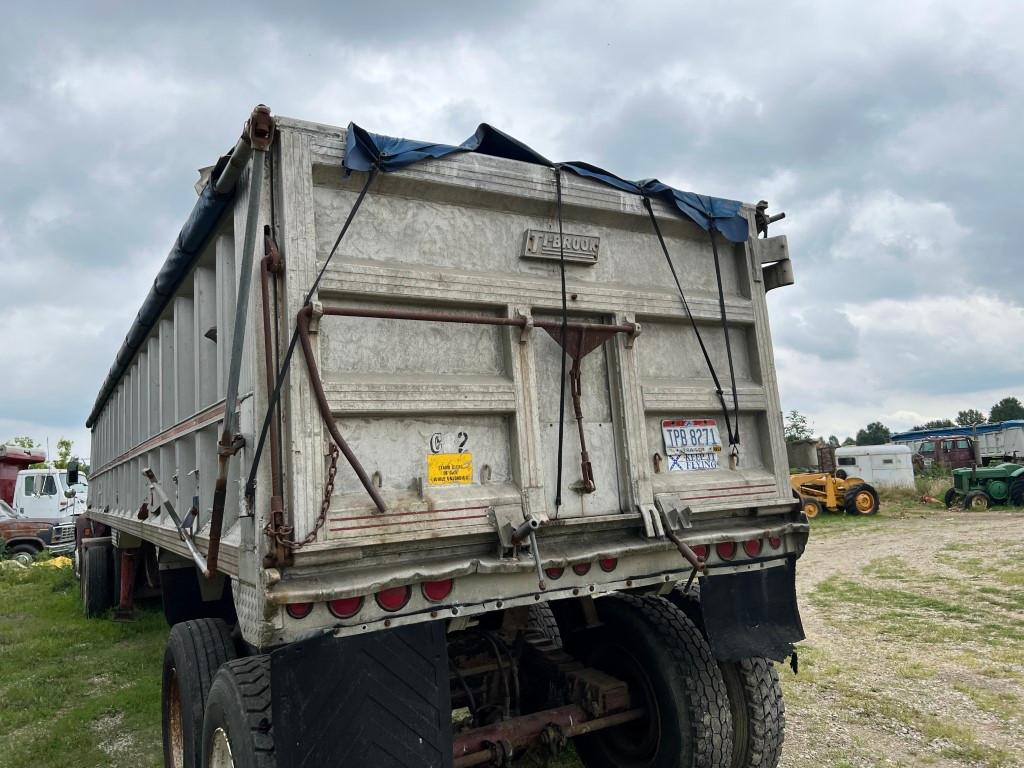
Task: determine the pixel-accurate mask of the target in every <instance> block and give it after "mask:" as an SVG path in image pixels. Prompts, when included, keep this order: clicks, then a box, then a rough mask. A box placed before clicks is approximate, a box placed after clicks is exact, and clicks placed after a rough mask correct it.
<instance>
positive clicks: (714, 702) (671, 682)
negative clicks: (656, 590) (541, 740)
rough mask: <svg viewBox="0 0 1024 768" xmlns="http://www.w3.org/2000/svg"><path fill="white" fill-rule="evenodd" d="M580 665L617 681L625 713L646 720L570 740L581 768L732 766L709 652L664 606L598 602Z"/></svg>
mask: <svg viewBox="0 0 1024 768" xmlns="http://www.w3.org/2000/svg"><path fill="white" fill-rule="evenodd" d="M597 606H598V615H599V617H600V618H601V621H602V628H601V629H599V630H595V631H596V632H600V634H596V635H595V636H593V637H592V638H588V641H589V640H592V641H593V642H587V645H588V646H589V650H590V653H589V659H588V662H587V663H588V664H589V665H592V666H595V667H597V668H598V669H604V670H605V671H607V672H608V673H609V674H612V675H615V676H617V677H620V678H622V679H625V680H626V681H627V682H628V683H629V684H630V692H631V694H632V697H633V703H632V706H634V707H643V708H645V709H646V710H647V711H648V712H652V713H654V714H653V716H652V717H649V718H645V719H643V720H638V721H634V722H630V723H626V724H624V725H620V726H616V727H613V728H608V729H606V730H602V731H598V732H596V733H593V734H589V735H587V736H582V737H577V738H576V740H575V743H576V751H577V754H578V755H579V756H580V758H581V759H582V761H583V764H584V765H585V766H586V767H587V768H627V767H628V766H634V765H635V766H640V765H642V766H645V768H696V767H697V766H700V768H726V767H727V766H729V765H730V761H731V759H732V745H733V739H732V717H731V714H730V710H729V695H728V692H727V690H726V687H725V681H724V680H723V679H722V673H721V671H720V670H719V669H718V665H717V664H716V663H715V659H714V657H713V656H712V655H711V648H710V647H709V646H708V644H707V641H706V640H705V639H704V637H703V636H702V635H701V633H700V631H699V630H698V629H697V627H696V626H695V625H694V624H693V622H691V621H690V620H689V619H688V618H686V615H685V614H684V613H683V612H682V611H680V610H679V609H678V608H676V607H675V606H674V605H672V603H670V602H669V601H668V600H665V599H664V598H660V597H650V598H639V597H634V596H631V595H614V596H609V597H607V598H604V599H603V600H601V601H600V602H599V603H598V604H597Z"/></svg>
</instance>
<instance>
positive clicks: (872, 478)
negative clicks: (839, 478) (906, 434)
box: [835, 445, 915, 489]
mask: <svg viewBox="0 0 1024 768" xmlns="http://www.w3.org/2000/svg"><path fill="white" fill-rule="evenodd" d="M835 456H836V470H837V471H839V470H842V471H843V472H845V473H846V476H847V477H852V476H856V477H860V478H861V479H863V480H864V481H865V482H867V483H871V484H872V485H874V486H876V487H878V488H911V489H912V488H914V487H915V486H914V462H913V460H912V458H913V457H912V456H911V454H910V448H909V447H908V446H906V445H846V446H842V447H840V448H836V450H835Z"/></svg>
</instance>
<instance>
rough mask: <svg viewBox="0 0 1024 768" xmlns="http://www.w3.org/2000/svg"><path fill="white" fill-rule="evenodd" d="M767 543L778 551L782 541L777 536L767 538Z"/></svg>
mask: <svg viewBox="0 0 1024 768" xmlns="http://www.w3.org/2000/svg"><path fill="white" fill-rule="evenodd" d="M768 543H769V544H771V545H772V549H778V548H779V547H781V546H782V539H780V538H779V537H778V536H770V537H769V538H768Z"/></svg>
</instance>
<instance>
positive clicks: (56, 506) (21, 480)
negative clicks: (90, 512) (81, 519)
mask: <svg viewBox="0 0 1024 768" xmlns="http://www.w3.org/2000/svg"><path fill="white" fill-rule="evenodd" d="M88 494H89V482H88V480H87V479H86V477H85V475H84V474H81V473H80V474H79V475H78V477H77V482H75V483H73V484H72V483H69V482H68V473H67V470H63V469H54V468H52V467H45V468H42V469H23V470H21V471H20V472H18V476H17V479H16V480H15V485H14V500H13V502H12V504H11V506H12V507H14V509H15V510H16V511H17V512H18V514H20V515H23V516H25V517H31V518H34V519H37V520H60V519H64V518H69V517H73V516H75V515H79V514H81V513H83V512H85V510H86V506H87V504H88Z"/></svg>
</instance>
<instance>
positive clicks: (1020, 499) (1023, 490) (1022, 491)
mask: <svg viewBox="0 0 1024 768" xmlns="http://www.w3.org/2000/svg"><path fill="white" fill-rule="evenodd" d="M1010 503H1011V504H1013V506H1015V507H1024V477H1018V478H1016V479H1015V480H1014V481H1013V482H1012V483H1011V484H1010Z"/></svg>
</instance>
